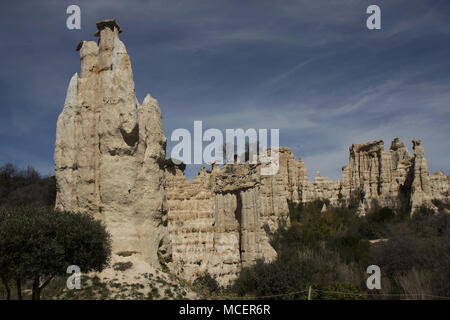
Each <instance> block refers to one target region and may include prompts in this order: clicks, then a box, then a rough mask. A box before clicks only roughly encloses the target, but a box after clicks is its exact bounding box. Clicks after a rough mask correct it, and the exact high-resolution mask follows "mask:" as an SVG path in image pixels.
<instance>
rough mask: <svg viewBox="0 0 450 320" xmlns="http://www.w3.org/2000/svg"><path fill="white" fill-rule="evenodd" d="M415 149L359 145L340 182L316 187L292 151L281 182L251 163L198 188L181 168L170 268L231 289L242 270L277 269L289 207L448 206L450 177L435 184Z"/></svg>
mask: <svg viewBox="0 0 450 320" xmlns="http://www.w3.org/2000/svg"><path fill="white" fill-rule="evenodd" d="M413 145H414V156H411V155H410V154H409V152H408V149H407V148H406V147H405V145H404V144H403V142H401V141H400V140H399V139H398V138H395V139H394V140H393V141H392V144H391V147H390V149H389V151H384V143H383V141H381V140H378V141H372V142H368V143H364V144H354V145H352V146H351V147H350V149H349V151H350V156H349V163H348V165H346V166H344V167H343V168H342V180H338V181H332V180H331V179H329V178H325V177H322V175H321V174H320V172H317V174H316V176H315V178H314V180H313V181H312V182H311V181H309V178H308V172H307V169H306V166H305V164H304V162H303V161H302V159H298V160H296V159H295V157H294V155H293V153H292V152H291V150H290V149H288V148H279V157H280V158H279V161H280V167H279V171H278V173H277V174H275V175H273V176H261V175H260V174H259V170H258V169H259V168H258V166H257V165H251V164H249V163H245V164H227V165H224V166H223V167H222V168H220V169H219V168H218V167H217V166H213V167H212V170H211V171H210V172H209V171H206V170H205V168H202V170H201V171H200V173H199V175H198V176H197V177H195V178H194V179H193V180H186V178H185V176H184V175H183V174H182V172H181V171H180V170H179V169H176V168H175V169H174V170H170V171H169V172H166V177H167V180H166V187H165V190H166V195H167V202H168V210H169V234H170V240H171V244H172V248H173V262H172V263H171V264H170V268H171V269H172V271H173V272H175V273H176V274H178V275H179V276H181V277H183V278H185V279H189V280H193V279H195V278H196V277H197V276H198V275H200V274H202V273H204V272H208V273H210V274H211V275H212V276H213V277H215V278H216V279H218V281H219V282H220V283H221V284H227V283H229V281H230V280H232V279H234V278H235V277H236V276H237V274H238V273H239V271H240V269H241V268H242V267H245V266H249V265H251V264H253V263H254V262H255V261H256V260H257V259H264V260H266V261H267V260H269V261H270V260H271V259H273V258H274V257H276V253H275V252H274V250H273V249H272V248H271V247H270V244H269V236H268V235H269V233H270V232H273V231H275V230H276V229H277V228H278V226H280V225H282V224H288V223H289V219H288V212H289V210H288V206H287V204H288V201H292V202H295V203H306V202H310V201H314V200H329V201H330V204H331V205H347V206H348V205H351V206H355V207H358V208H359V210H360V214H362V215H364V214H365V213H366V212H367V211H368V210H370V209H371V208H372V207H374V206H386V207H390V208H393V209H408V208H411V209H412V212H414V211H415V210H416V209H417V208H418V207H420V206H421V205H424V204H425V205H427V206H429V207H431V208H433V207H434V204H433V203H432V200H433V199H435V200H436V199H437V200H441V201H447V202H448V201H449V200H450V198H449V193H448V190H449V189H448V186H449V179H450V176H448V177H447V176H445V175H444V173H443V172H438V173H435V174H433V175H431V176H429V174H428V166H427V164H426V160H425V158H424V152H423V147H422V146H421V143H420V141H419V140H413ZM322 209H323V210H326V206H324V207H323V208H322Z"/></svg>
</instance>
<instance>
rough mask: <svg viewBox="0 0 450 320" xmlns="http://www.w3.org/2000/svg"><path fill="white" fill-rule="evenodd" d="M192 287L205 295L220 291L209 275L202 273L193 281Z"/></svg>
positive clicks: (217, 284) (214, 280)
mask: <svg viewBox="0 0 450 320" xmlns="http://www.w3.org/2000/svg"><path fill="white" fill-rule="evenodd" d="M192 285H193V286H194V287H195V288H197V290H200V291H203V292H205V291H206V292H205V293H207V294H211V293H214V292H218V291H219V289H220V286H219V283H218V282H217V281H216V279H214V278H213V277H211V275H210V274H209V273H204V274H202V275H200V276H199V277H197V279H195V280H194V282H193V283H192Z"/></svg>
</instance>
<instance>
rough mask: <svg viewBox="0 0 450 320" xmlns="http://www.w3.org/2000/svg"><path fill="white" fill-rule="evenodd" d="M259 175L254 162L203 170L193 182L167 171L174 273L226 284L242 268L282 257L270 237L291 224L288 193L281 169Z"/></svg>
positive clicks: (189, 278)
mask: <svg viewBox="0 0 450 320" xmlns="http://www.w3.org/2000/svg"><path fill="white" fill-rule="evenodd" d="M284 168H286V167H284ZM259 172H260V167H259V165H252V164H249V163H246V164H240V165H238V164H227V165H224V166H223V167H222V168H220V169H219V168H218V167H217V166H213V167H212V170H211V171H210V172H208V171H206V170H205V168H202V170H201V171H200V173H199V175H198V176H197V177H195V178H194V179H193V180H186V178H185V176H184V175H183V173H182V172H181V171H180V170H178V169H174V170H169V171H168V172H166V176H167V179H166V195H167V202H168V210H169V234H170V241H171V245H172V250H173V254H172V258H173V262H172V263H170V268H171V270H172V271H173V272H174V273H176V274H178V275H179V276H181V277H183V278H185V279H188V280H193V279H195V278H196V277H197V276H198V275H200V274H202V273H204V272H208V273H209V274H211V275H212V276H214V277H215V278H216V279H217V280H218V281H219V283H221V284H224V285H225V284H228V283H229V282H230V281H231V280H233V279H234V278H235V277H236V276H237V274H238V273H239V272H240V270H241V268H242V267H246V266H250V265H252V264H253V263H254V262H255V261H256V260H257V259H263V260H265V261H270V260H272V259H274V258H275V257H276V252H275V250H274V249H273V248H272V247H271V246H270V243H269V241H270V239H269V235H270V233H271V232H274V231H276V230H277V229H278V227H279V226H280V225H281V224H285V225H288V224H289V209H288V203H287V201H286V199H287V197H288V195H287V190H286V188H285V181H284V180H283V175H282V174H281V171H280V172H279V174H277V175H274V176H261V175H260V173H259Z"/></svg>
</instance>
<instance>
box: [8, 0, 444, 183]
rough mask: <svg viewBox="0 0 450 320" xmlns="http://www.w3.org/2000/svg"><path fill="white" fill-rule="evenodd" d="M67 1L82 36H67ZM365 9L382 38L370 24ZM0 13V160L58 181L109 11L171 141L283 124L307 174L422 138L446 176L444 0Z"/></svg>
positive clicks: (130, 5)
mask: <svg viewBox="0 0 450 320" xmlns="http://www.w3.org/2000/svg"><path fill="white" fill-rule="evenodd" d="M70 4H77V5H79V6H80V7H81V19H82V20H81V30H68V29H67V28H66V19H67V17H68V15H67V14H66V8H67V6H68V5H70ZM370 4H377V5H379V6H380V7H381V19H382V22H381V26H382V29H381V30H374V31H370V30H368V29H367V28H366V22H365V21H366V19H367V17H368V15H367V14H366V13H365V11H366V8H367V7H368V6H369V5H370ZM0 16H1V19H0V24H1V28H0V35H1V39H2V41H1V44H0V46H1V52H2V53H1V58H2V59H1V68H0V96H1V106H0V165H1V164H3V163H5V162H13V163H15V164H17V165H19V166H26V165H32V166H34V167H36V168H37V169H38V170H39V171H40V172H42V173H44V174H52V171H53V147H54V138H55V126H56V119H57V117H58V115H59V113H60V112H61V110H62V106H63V103H64V98H65V93H66V89H67V85H68V82H69V79H70V77H71V76H72V75H73V74H74V73H75V72H78V71H79V53H78V52H76V51H75V48H76V45H77V43H78V42H79V41H80V40H82V39H83V40H93V39H94V38H93V33H94V32H95V30H96V28H95V22H96V21H98V20H101V19H105V18H112V17H114V18H116V19H117V21H118V23H119V25H120V26H121V27H122V29H123V33H122V34H121V39H122V40H123V41H124V43H125V44H126V46H127V50H128V53H129V55H130V57H131V61H132V64H133V73H134V79H135V83H136V91H137V96H138V99H139V101H140V102H142V100H143V98H144V96H145V95H146V93H147V92H150V93H151V94H152V96H154V97H155V98H157V99H158V101H159V103H160V106H161V110H162V113H163V125H164V130H165V134H166V136H167V137H169V138H170V134H171V132H172V131H173V130H174V129H176V128H187V129H192V128H193V121H194V120H203V126H204V127H205V128H207V127H214V128H219V129H225V128H239V127H242V128H279V129H280V144H281V145H283V146H287V147H290V148H291V149H292V150H293V151H294V153H295V155H296V157H298V156H301V157H302V158H303V159H304V161H305V163H306V165H307V167H308V171H309V174H310V176H311V177H313V176H314V174H315V171H317V170H320V171H321V172H322V175H325V176H329V177H331V178H333V179H338V178H340V176H341V167H342V166H343V165H345V164H347V162H348V147H349V146H350V145H351V144H352V143H363V142H367V141H371V140H376V139H383V140H384V141H385V148H386V149H388V148H389V145H390V142H391V140H392V139H393V138H394V137H400V139H402V140H403V141H404V142H405V144H407V146H408V147H409V148H410V147H411V139H413V138H419V139H422V142H423V144H424V147H425V155H426V157H427V161H428V165H429V166H430V169H431V171H433V172H434V171H438V170H441V169H442V170H444V172H445V173H446V174H449V171H450V170H449V169H450V163H449V161H448V160H449V158H450V139H449V133H450V126H449V120H450V2H449V1H445V0H440V1H438V0H420V1H419V0H417V1H414V0H409V1H401V0H398V1H396V0H390V1H364V0H347V1H345V0H340V1H331V0H329V1H286V0H277V1H275V0H273V1H265V0H258V1H231V0H228V1H225V0H221V1H214V0H199V1H197V0H189V1H187V0H185V1H174V0H165V1H163V0H161V1H138V0H131V1H114V2H112V1H105V0H100V1H77V2H75V1H61V0H54V1H20V0H19V1H14V2H10V3H9V4H8V6H4V8H3V9H2V10H1V12H0ZM172 145H173V144H170V143H169V149H168V151H170V147H171V146H172ZM410 149H411V148H410ZM195 170H196V168H191V169H189V170H188V175H189V176H192V175H193V174H194V171H195Z"/></svg>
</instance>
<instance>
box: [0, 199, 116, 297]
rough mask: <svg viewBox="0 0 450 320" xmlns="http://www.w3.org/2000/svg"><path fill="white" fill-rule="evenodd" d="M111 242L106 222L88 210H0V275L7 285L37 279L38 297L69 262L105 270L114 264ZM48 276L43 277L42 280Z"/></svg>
mask: <svg viewBox="0 0 450 320" xmlns="http://www.w3.org/2000/svg"><path fill="white" fill-rule="evenodd" d="M110 254H111V240H110V235H109V233H107V232H106V230H105V228H104V226H103V225H102V224H101V223H100V222H99V221H97V220H94V219H93V218H92V217H91V216H89V215H86V214H74V213H69V212H58V211H54V210H52V209H46V208H41V209H40V208H33V207H17V208H0V275H1V276H2V279H3V282H4V285H5V286H7V284H8V281H9V279H14V280H16V283H17V291H18V298H19V299H20V298H21V283H23V281H26V280H30V281H32V282H33V298H34V299H39V298H40V293H41V290H42V289H43V288H44V287H45V286H46V285H47V284H48V283H49V282H50V281H51V279H53V278H54V277H55V276H57V275H63V274H64V275H66V270H67V267H68V266H69V265H77V266H79V267H80V269H81V271H82V272H89V271H101V270H103V269H104V268H105V267H106V265H107V264H108V262H109V257H110ZM41 280H42V281H41Z"/></svg>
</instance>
